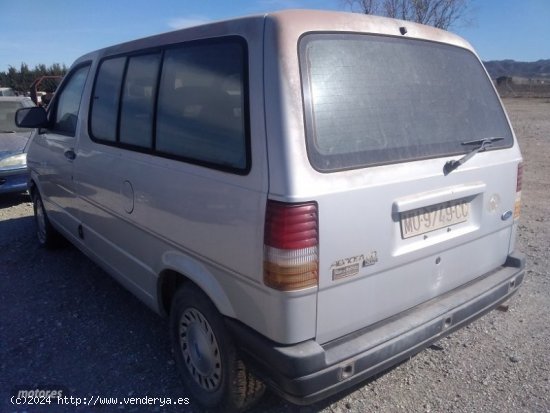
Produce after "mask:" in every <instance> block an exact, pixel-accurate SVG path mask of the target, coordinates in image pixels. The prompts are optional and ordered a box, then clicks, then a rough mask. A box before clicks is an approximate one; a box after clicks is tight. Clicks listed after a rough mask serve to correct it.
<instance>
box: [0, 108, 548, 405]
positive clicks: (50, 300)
mask: <svg viewBox="0 0 550 413" xmlns="http://www.w3.org/2000/svg"><path fill="white" fill-rule="evenodd" d="M505 105H506V108H507V110H508V113H509V115H510V117H511V120H512V123H513V125H514V128H515V131H516V135H517V136H518V139H519V142H520V145H521V148H522V152H523V156H524V158H525V163H524V165H525V168H524V180H523V193H522V200H523V202H522V217H521V222H520V227H519V236H518V244H519V249H520V250H522V251H524V252H525V253H526V254H527V258H528V261H527V270H526V277H525V282H524V285H523V286H522V288H521V289H520V291H519V293H518V294H517V295H516V296H515V297H514V298H512V299H511V300H510V301H509V302H507V303H505V304H504V305H502V306H501V307H499V309H498V310H495V311H493V312H491V313H489V314H488V315H486V316H485V317H483V318H481V319H480V320H478V321H476V322H474V323H473V324H471V325H470V326H468V327H466V328H465V329H462V330H460V331H458V332H456V333H454V334H452V335H451V336H449V337H447V338H445V339H443V340H440V341H439V342H438V343H436V344H435V345H433V346H431V347H430V348H429V349H427V350H425V351H423V352H421V353H420V354H418V355H416V356H415V357H412V358H411V359H409V360H407V361H406V362H404V363H401V364H400V365H399V366H397V367H395V368H393V369H391V370H389V371H387V372H385V373H384V374H382V375H380V376H378V377H376V378H374V379H371V380H369V381H367V382H365V383H363V384H362V385H360V386H357V387H355V388H354V389H352V390H350V391H347V392H344V393H341V394H339V395H337V396H335V397H332V398H330V399H328V400H326V401H324V402H321V403H317V404H315V405H312V406H307V407H298V406H293V405H290V404H288V403H286V402H284V401H283V400H281V399H279V398H278V397H277V396H275V395H273V394H271V393H268V394H267V395H266V397H264V399H262V401H261V402H260V404H259V405H258V406H257V407H256V408H255V409H253V410H252V411H255V412H287V411H295V412H314V411H322V412H335V413H336V412H371V411H375V412H398V411H406V412H480V411H483V412H550V396H549V391H550V383H549V379H550V311H549V304H550V301H549V296H550V282H549V268H550V262H549V257H550V253H549V250H550V224H549V221H550V213H549V212H550V207H549V202H548V201H549V198H550V197H549V194H550V100H548V99H531V100H529V99H507V100H505ZM0 283H1V284H0V317H1V318H0V321H1V322H0V412H65V411H67V412H72V411H93V412H113V411H131V412H134V411H135V412H148V411H152V412H176V411H178V412H181V411H184V412H199V411H200V408H199V406H197V405H196V404H194V403H193V397H192V395H191V394H189V393H187V392H186V389H184V388H183V386H182V384H181V382H180V380H179V378H178V375H177V372H176V368H175V365H174V362H173V359H172V356H171V354H170V346H169V342H168V338H167V326H166V321H165V320H163V319H161V318H159V317H158V316H157V315H155V314H154V313H152V312H151V311H150V310H149V309H147V308H146V307H145V306H144V305H143V304H141V303H140V302H139V301H138V300H137V299H136V298H134V297H133V296H132V295H131V294H130V293H129V292H127V291H126V290H124V289H123V288H122V287H121V286H119V284H117V283H116V282H115V281H114V280H113V279H112V278H111V277H109V276H108V275H107V274H105V273H104V272H103V271H102V270H101V269H99V268H98V267H97V266H96V265H95V264H93V263H92V262H91V261H90V260H88V259H87V258H86V257H85V256H84V255H82V254H81V253H80V252H79V251H77V250H76V249H75V248H73V247H72V246H69V245H67V246H65V247H64V248H62V249H58V250H54V251H46V250H43V249H40V248H38V247H37V243H36V242H35V238H34V222H33V218H32V204H31V203H30V200H29V199H28V197H26V196H2V197H0ZM37 386H40V387H47V388H61V389H63V391H64V395H67V396H73V397H75V398H76V397H79V398H81V400H83V399H84V398H86V399H87V400H89V399H91V398H94V397H96V396H100V397H118V398H119V400H120V399H121V398H122V397H136V398H142V397H145V396H149V397H163V398H166V397H170V398H172V399H173V400H175V399H177V398H178V397H181V398H184V397H188V398H189V402H190V403H189V404H188V405H182V406H177V407H176V406H168V405H165V406H160V404H159V403H158V402H157V404H155V405H149V406H143V405H125V404H118V405H117V406H116V408H115V406H99V405H96V406H83V405H81V406H78V407H77V406H74V405H68V406H59V405H57V404H52V405H49V406H48V405H41V406H36V405H21V406H17V405H13V404H11V402H10V396H11V395H12V394H13V392H14V391H16V390H18V389H20V388H34V387H37ZM75 400H76V399H75Z"/></svg>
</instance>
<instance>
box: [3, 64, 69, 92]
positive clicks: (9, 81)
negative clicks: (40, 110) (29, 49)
mask: <svg viewBox="0 0 550 413" xmlns="http://www.w3.org/2000/svg"><path fill="white" fill-rule="evenodd" d="M65 73H67V66H65V65H60V64H59V63H54V64H53V65H51V66H49V67H47V66H46V65H44V64H39V65H36V66H35V67H34V69H32V70H31V69H29V66H28V65H27V64H26V63H21V66H20V68H19V70H17V69H16V68H15V67H13V66H9V67H8V70H7V72H0V86H3V87H11V88H12V89H13V90H15V91H17V92H21V93H26V92H28V91H29V88H30V86H31V84H32V82H33V81H34V80H35V79H36V78H38V77H41V76H64V75H65ZM42 87H43V88H44V91H45V92H53V91H54V90H55V88H56V87H57V84H49V83H46V84H44V85H43V86H42Z"/></svg>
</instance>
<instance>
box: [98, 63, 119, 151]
mask: <svg viewBox="0 0 550 413" xmlns="http://www.w3.org/2000/svg"><path fill="white" fill-rule="evenodd" d="M125 64H126V58H125V57H118V58H115V59H109V60H105V61H104V62H103V63H102V64H101V66H100V68H99V70H98V75H97V80H96V84H95V88H94V95H93V100H92V113H91V129H92V135H93V136H94V137H96V138H97V139H101V140H105V141H110V142H115V141H116V136H117V117H118V104H119V100H120V88H121V86H122V77H123V75H124V66H125Z"/></svg>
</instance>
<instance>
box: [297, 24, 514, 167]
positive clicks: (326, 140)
mask: <svg viewBox="0 0 550 413" xmlns="http://www.w3.org/2000/svg"><path fill="white" fill-rule="evenodd" d="M299 51H300V66H301V73H302V87H303V94H304V108H305V121H306V136H307V149H308V156H309V158H310V162H311V163H312V165H313V167H314V168H316V169H317V170H319V171H322V172H332V171H339V170H344V169H353V168H361V167H367V166H374V165H383V164H388V163H395V162H406V161H412V160H419V159H426V158H434V157H440V156H451V155H457V154H461V153H466V152H467V151H468V150H469V148H468V147H465V146H464V145H462V144H461V143H462V142H468V141H472V140H478V139H486V138H495V137H499V138H503V139H501V140H498V141H496V142H495V143H494V144H492V145H491V146H490V148H488V149H489V150H492V149H499V148H505V147H510V146H512V145H513V137H512V131H511V129H510V127H509V125H508V122H507V119H506V116H505V114H504V111H503V109H502V106H501V104H500V102H499V99H498V97H497V95H496V93H495V91H494V89H493V86H492V84H491V81H490V79H489V78H488V76H487V75H486V73H485V71H484V69H483V66H482V64H481V62H480V61H479V60H478V59H477V58H476V57H475V55H474V54H473V53H471V52H470V51H468V50H466V49H463V48H460V47H456V46H451V45H448V44H441V43H436V42H428V41H422V40H413V39H406V38H397V37H386V36H376V35H364V34H308V35H306V36H304V37H303V38H302V39H301V41H300V45H299Z"/></svg>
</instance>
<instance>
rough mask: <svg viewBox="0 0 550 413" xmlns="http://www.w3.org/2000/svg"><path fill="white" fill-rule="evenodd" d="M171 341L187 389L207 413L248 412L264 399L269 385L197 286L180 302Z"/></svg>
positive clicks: (180, 295)
mask: <svg viewBox="0 0 550 413" xmlns="http://www.w3.org/2000/svg"><path fill="white" fill-rule="evenodd" d="M170 336H171V342H172V349H173V351H174V358H175V361H176V365H177V367H178V369H179V372H180V374H181V377H182V381H183V383H184V385H185V388H186V390H189V391H191V393H192V394H193V397H194V399H195V400H197V401H198V402H199V403H200V404H201V405H203V406H204V407H206V408H214V409H220V410H221V411H224V412H227V411H243V410H245V409H247V408H249V407H251V406H252V405H253V404H254V403H255V402H256V401H258V400H259V399H260V398H261V396H262V395H263V393H264V391H265V385H264V384H263V382H261V381H260V380H258V379H257V378H256V377H254V376H253V375H252V374H251V373H250V371H249V370H248V369H247V367H246V365H245V364H244V363H243V361H242V360H240V359H239V358H238V355H237V351H236V349H235V345H234V343H233V340H232V338H231V336H230V335H229V333H228V332H227V329H226V327H225V325H224V322H223V318H222V316H221V315H220V313H219V312H218V311H217V309H216V307H215V306H214V304H213V303H212V302H211V301H210V300H209V299H208V297H207V296H206V295H205V294H204V293H203V292H202V291H201V290H200V289H198V288H197V287H195V286H194V285H184V286H183V287H181V288H180V289H179V290H178V291H177V292H176V294H175V296H174V299H173V301H172V307H171V311H170Z"/></svg>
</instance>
